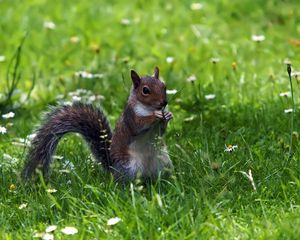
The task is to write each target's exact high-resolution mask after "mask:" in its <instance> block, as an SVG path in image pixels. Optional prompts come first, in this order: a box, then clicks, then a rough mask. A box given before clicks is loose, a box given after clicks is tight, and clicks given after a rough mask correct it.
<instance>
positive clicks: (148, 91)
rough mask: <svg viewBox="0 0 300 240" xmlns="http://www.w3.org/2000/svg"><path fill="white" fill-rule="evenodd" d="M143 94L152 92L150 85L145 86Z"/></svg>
mask: <svg viewBox="0 0 300 240" xmlns="http://www.w3.org/2000/svg"><path fill="white" fill-rule="evenodd" d="M143 94H144V95H149V94H150V89H149V88H148V87H143Z"/></svg>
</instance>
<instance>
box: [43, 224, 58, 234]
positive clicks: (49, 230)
mask: <svg viewBox="0 0 300 240" xmlns="http://www.w3.org/2000/svg"><path fill="white" fill-rule="evenodd" d="M56 229H57V226H56V225H50V226H48V227H47V228H46V233H50V232H53V231H55V230H56Z"/></svg>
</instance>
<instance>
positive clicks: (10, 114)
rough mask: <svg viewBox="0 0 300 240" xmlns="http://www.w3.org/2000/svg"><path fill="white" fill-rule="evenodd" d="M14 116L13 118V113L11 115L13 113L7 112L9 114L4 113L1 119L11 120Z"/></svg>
mask: <svg viewBox="0 0 300 240" xmlns="http://www.w3.org/2000/svg"><path fill="white" fill-rule="evenodd" d="M14 116H15V113H13V112H9V113H6V114H3V115H2V117H3V118H4V119H8V118H13V117H14Z"/></svg>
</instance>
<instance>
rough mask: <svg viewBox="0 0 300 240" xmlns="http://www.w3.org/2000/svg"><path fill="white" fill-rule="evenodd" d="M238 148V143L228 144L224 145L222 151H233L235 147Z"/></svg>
mask: <svg viewBox="0 0 300 240" xmlns="http://www.w3.org/2000/svg"><path fill="white" fill-rule="evenodd" d="M237 148H238V145H231V144H229V145H227V146H226V145H225V149H224V152H234V151H235V149H237Z"/></svg>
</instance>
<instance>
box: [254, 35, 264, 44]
mask: <svg viewBox="0 0 300 240" xmlns="http://www.w3.org/2000/svg"><path fill="white" fill-rule="evenodd" d="M251 39H252V41H254V42H262V41H264V40H265V39H266V37H265V36H264V35H252V37H251Z"/></svg>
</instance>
